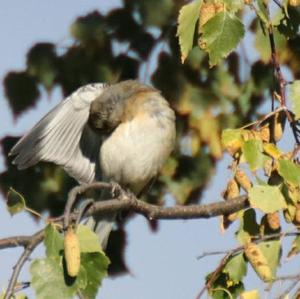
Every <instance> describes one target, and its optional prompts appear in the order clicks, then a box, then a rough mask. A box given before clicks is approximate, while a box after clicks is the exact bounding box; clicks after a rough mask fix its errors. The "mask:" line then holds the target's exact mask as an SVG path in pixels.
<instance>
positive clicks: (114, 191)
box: [110, 181, 124, 198]
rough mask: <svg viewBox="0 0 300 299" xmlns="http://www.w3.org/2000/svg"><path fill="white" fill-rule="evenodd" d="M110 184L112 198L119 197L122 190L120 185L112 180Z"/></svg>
mask: <svg viewBox="0 0 300 299" xmlns="http://www.w3.org/2000/svg"><path fill="white" fill-rule="evenodd" d="M110 184H111V195H112V197H113V198H116V197H120V195H121V194H122V192H124V190H123V189H122V187H121V186H120V185H119V184H118V183H117V182H113V181H112V182H110Z"/></svg>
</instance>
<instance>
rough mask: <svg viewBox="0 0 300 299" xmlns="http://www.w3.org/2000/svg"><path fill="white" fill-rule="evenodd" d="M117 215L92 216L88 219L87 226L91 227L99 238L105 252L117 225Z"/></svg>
mask: <svg viewBox="0 0 300 299" xmlns="http://www.w3.org/2000/svg"><path fill="white" fill-rule="evenodd" d="M115 218H116V214H111V215H105V216H103V215H101V216H97V215H94V216H91V217H89V218H88V219H87V222H86V225H87V226H89V227H90V228H91V229H92V230H93V231H94V232H95V233H96V234H97V236H98V239H99V243H100V245H101V247H102V249H103V250H105V249H106V246H107V242H108V238H109V235H110V233H111V231H112V229H113V226H114V223H115Z"/></svg>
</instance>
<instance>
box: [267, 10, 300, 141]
mask: <svg viewBox="0 0 300 299" xmlns="http://www.w3.org/2000/svg"><path fill="white" fill-rule="evenodd" d="M267 11H268V9H267ZM268 14H269V15H268V17H269V24H268V25H267V27H268V28H267V29H268V35H269V41H270V47H271V61H272V64H273V67H274V77H275V78H276V79H277V82H278V84H279V95H280V105H281V106H283V107H286V85H287V82H286V80H285V79H284V77H283V75H282V71H281V67H280V64H279V61H278V54H277V51H276V44H275V39H274V31H273V25H272V22H271V21H270V13H269V11H268ZM284 111H285V114H286V117H287V119H288V121H289V124H290V127H291V129H292V132H293V135H294V138H295V141H296V143H297V144H300V141H299V138H298V134H297V127H296V125H295V120H294V117H293V115H292V114H291V113H290V111H289V110H288V109H285V110H284Z"/></svg>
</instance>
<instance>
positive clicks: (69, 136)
mask: <svg viewBox="0 0 300 299" xmlns="http://www.w3.org/2000/svg"><path fill="white" fill-rule="evenodd" d="M103 89H104V84H101V83H99V84H90V85H86V86H84V87H81V88H80V89H78V90H77V91H75V92H74V93H73V94H71V95H70V96H69V97H68V98H66V99H65V100H64V101H62V102H61V103H60V104H58V105H57V106H56V107H54V108H53V109H52V110H51V111H50V112H49V113H48V114H47V115H45V116H44V117H43V118H42V119H41V120H40V121H39V122H38V123H37V124H36V125H35V126H34V127H33V128H32V129H31V130H30V131H29V132H28V133H27V134H26V135H24V136H23V137H22V138H21V139H20V140H19V142H18V143H17V144H16V145H15V146H14V147H13V148H12V150H11V152H10V155H17V156H16V158H15V159H14V161H13V163H14V164H16V165H17V166H18V168H19V169H25V168H27V167H29V166H32V165H34V164H36V163H37V162H39V161H50V162H54V163H55V164H57V165H60V166H62V167H63V168H64V169H65V170H66V171H67V172H68V174H69V175H70V176H72V177H74V178H75V179H76V180H77V181H78V182H80V183H89V182H91V181H93V180H94V179H95V175H96V167H97V163H98V159H99V158H98V157H99V149H100V143H101V137H100V136H99V135H97V134H96V133H95V132H94V131H92V130H91V129H90V127H89V126H88V124H87V121H88V118H89V111H90V105H91V103H92V102H93V101H94V100H95V99H96V98H97V97H98V96H100V94H101V93H102V91H103Z"/></svg>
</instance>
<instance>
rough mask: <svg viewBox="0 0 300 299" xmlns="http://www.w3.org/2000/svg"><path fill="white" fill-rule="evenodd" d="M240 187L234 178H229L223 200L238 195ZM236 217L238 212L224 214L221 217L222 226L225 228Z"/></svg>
mask: <svg viewBox="0 0 300 299" xmlns="http://www.w3.org/2000/svg"><path fill="white" fill-rule="evenodd" d="M239 194H240V189H239V185H238V183H237V181H236V180H235V179H231V180H230V181H229V182H228V184H227V188H226V191H225V193H224V199H225V200H231V199H234V198H236V197H237V196H239ZM237 218H238V213H232V214H229V215H225V216H223V218H222V227H223V228H224V229H227V228H228V227H229V225H230V224H231V223H232V222H233V221H235V220H236V219H237Z"/></svg>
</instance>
